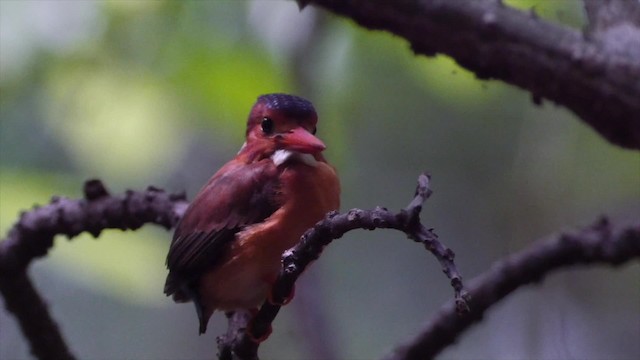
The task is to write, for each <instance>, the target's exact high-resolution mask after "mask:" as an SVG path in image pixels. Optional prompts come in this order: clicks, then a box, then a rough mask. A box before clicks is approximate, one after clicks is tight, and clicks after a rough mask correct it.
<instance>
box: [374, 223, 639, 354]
mask: <svg viewBox="0 0 640 360" xmlns="http://www.w3.org/2000/svg"><path fill="white" fill-rule="evenodd" d="M638 259H640V223H636V224H632V225H628V226H624V227H623V226H619V227H614V226H613V225H612V224H611V223H610V222H609V221H608V220H607V219H606V218H602V219H600V220H599V221H597V222H596V223H595V224H594V225H592V226H589V227H587V228H585V229H583V230H580V231H576V232H573V233H565V234H560V235H557V236H554V237H553V238H551V239H548V240H542V241H538V242H536V243H534V244H532V245H531V246H529V247H528V248H526V249H525V250H522V251H520V252H519V253H516V254H513V255H511V256H509V257H507V258H505V259H503V260H500V261H498V262H497V263H495V264H494V265H493V266H492V267H491V269H489V270H488V271H486V272H485V273H484V274H482V275H480V276H478V277H476V278H474V279H472V280H471V281H470V282H469V284H471V285H470V286H469V287H468V289H469V295H470V296H469V297H470V300H469V307H470V308H471V311H470V312H469V313H468V314H466V315H464V316H459V315H458V312H457V311H456V304H455V303H454V302H452V301H450V302H448V303H446V304H445V305H444V306H443V307H442V308H441V309H440V311H439V312H438V313H437V314H436V315H435V316H434V317H433V318H431V320H430V321H429V322H428V323H427V324H426V326H425V328H424V329H423V330H422V331H420V333H419V334H418V336H416V337H415V338H414V339H412V340H411V341H409V342H408V343H407V344H405V345H403V346H401V347H399V348H397V349H396V350H395V352H394V353H392V354H390V355H389V356H388V357H387V358H386V360H410V359H432V358H434V357H435V356H436V355H437V354H439V353H440V352H441V351H442V350H444V349H445V348H446V347H448V346H449V345H451V344H452V343H453V342H455V341H456V339H457V338H458V337H459V336H460V335H461V334H462V333H463V332H464V331H465V330H467V329H468V328H469V327H471V326H472V325H473V324H476V323H478V322H480V321H481V320H482V318H483V316H484V313H485V312H486V311H487V310H488V309H489V308H490V307H492V306H493V305H495V304H496V303H498V302H500V301H501V300H502V299H504V298H505V297H507V296H508V295H509V294H511V293H512V292H513V291H515V290H516V289H518V288H520V287H521V286H524V285H528V284H532V283H537V282H540V281H542V279H543V278H544V277H545V276H546V275H547V274H549V273H551V272H553V271H556V270H559V269H563V268H567V267H570V266H576V265H581V266H586V265H592V264H608V265H614V266H615V265H621V264H624V263H627V262H629V261H631V260H638Z"/></svg>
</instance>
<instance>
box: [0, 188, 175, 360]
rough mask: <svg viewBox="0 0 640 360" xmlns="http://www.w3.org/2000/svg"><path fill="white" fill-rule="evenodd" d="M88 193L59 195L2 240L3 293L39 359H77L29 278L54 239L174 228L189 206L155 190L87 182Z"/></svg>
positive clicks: (27, 215) (0, 280)
mask: <svg viewBox="0 0 640 360" xmlns="http://www.w3.org/2000/svg"><path fill="white" fill-rule="evenodd" d="M84 195H85V198H84V199H81V200H71V199H66V198H58V197H56V198H53V199H52V200H51V203H50V204H49V205H46V206H42V207H38V208H35V209H34V210H32V211H29V212H25V213H23V214H22V215H21V216H20V220H19V221H18V222H17V223H16V224H15V225H14V226H13V228H12V229H11V230H10V231H9V235H8V236H7V238H6V239H4V240H3V241H2V242H0V293H2V295H3V297H4V300H5V306H6V307H7V310H8V311H9V312H11V313H13V314H14V315H15V317H16V318H17V320H18V322H19V324H20V327H21V329H22V332H23V333H24V335H25V337H26V338H27V339H28V340H29V342H30V345H31V352H32V353H33V355H34V356H36V357H37V358H39V359H70V358H73V356H72V355H71V353H70V351H69V350H68V348H67V346H66V344H65V343H64V340H63V337H62V335H61V333H60V331H59V329H58V326H57V325H56V324H55V321H54V320H53V319H52V318H51V315H50V314H49V312H48V310H47V307H46V304H45V302H44V300H43V299H42V298H41V297H40V295H39V294H38V292H37V291H36V289H35V288H34V286H33V284H32V283H31V281H30V280H29V277H28V276H27V274H26V270H27V267H28V265H29V264H30V263H31V261H32V260H33V259H35V258H37V257H41V256H44V255H45V254H46V253H47V251H48V250H49V249H50V248H51V247H52V246H53V239H54V236H55V235H66V236H67V237H69V238H72V237H74V236H76V235H78V234H80V233H81V232H84V231H87V232H89V233H91V234H92V235H93V236H95V237H97V236H98V235H99V234H100V232H101V231H102V230H104V229H109V228H111V229H122V230H126V229H131V230H133V229H137V228H139V227H140V226H142V225H144V224H145V223H154V224H158V225H161V226H163V227H165V228H167V229H169V228H171V227H173V226H174V225H175V224H176V222H177V221H178V219H180V217H181V216H182V213H183V212H184V210H185V208H186V206H187V202H186V201H185V197H184V195H169V194H167V193H165V192H164V191H162V190H159V189H156V188H153V187H149V188H148V189H147V190H146V191H142V192H136V191H127V192H126V193H125V194H124V195H117V196H112V195H109V193H108V192H107V190H106V189H105V187H104V186H103V185H102V183H101V182H100V181H98V180H93V181H87V182H86V183H85V188H84Z"/></svg>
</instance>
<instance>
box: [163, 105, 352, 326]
mask: <svg viewBox="0 0 640 360" xmlns="http://www.w3.org/2000/svg"><path fill="white" fill-rule="evenodd" d="M317 123H318V116H317V113H316V110H315V108H314V106H313V104H312V103H311V102H310V101H309V100H306V99H304V98H301V97H298V96H295V95H288V94H282V93H274V94H266V95H262V96H259V97H258V99H257V101H256V102H255V104H254V105H253V107H252V108H251V111H250V113H249V117H248V120H247V129H246V134H245V136H246V141H245V143H244V144H243V145H242V147H241V148H240V151H239V152H238V153H237V155H236V156H235V157H234V158H233V159H232V160H230V161H229V162H227V163H226V164H225V165H223V166H222V167H221V168H220V169H219V170H218V171H217V172H216V173H215V174H214V175H213V176H212V177H211V178H210V179H209V181H208V182H207V183H206V184H205V185H204V186H203V187H202V189H201V190H200V191H199V193H198V194H197V195H196V196H195V198H194V199H193V201H192V202H191V204H190V205H189V206H188V208H187V209H186V211H185V213H184V215H183V216H182V218H181V219H180V221H179V222H178V224H177V226H176V229H175V232H174V234H173V239H172V241H171V244H170V246H169V252H168V254H167V261H166V264H167V267H168V269H169V273H168V275H167V279H166V282H165V287H164V293H165V294H166V295H167V296H171V297H172V298H173V300H174V301H175V302H177V303H184V302H189V301H192V302H193V303H194V304H195V308H196V313H197V316H198V321H199V328H198V329H199V334H203V333H205V332H206V330H207V324H208V322H209V319H210V318H211V316H212V315H213V313H214V312H215V311H224V312H231V311H236V310H239V309H246V310H251V311H253V312H255V311H257V308H258V307H259V306H260V305H261V304H262V303H263V302H264V301H265V300H267V299H268V298H269V296H270V290H271V286H272V284H273V283H274V282H275V280H276V278H277V275H278V272H279V270H280V266H281V256H282V253H283V252H284V251H286V250H287V249H289V248H291V247H292V246H294V245H295V244H296V243H297V242H298V241H299V239H300V237H301V236H302V234H303V233H304V232H305V231H306V230H307V229H309V228H311V227H312V226H313V225H314V224H315V223H316V222H318V221H320V220H322V219H323V218H324V216H325V214H327V213H328V212H330V211H334V210H338V208H339V206H340V181H339V179H338V176H337V173H336V170H335V168H334V167H333V166H331V165H330V164H329V163H328V162H327V161H326V159H325V157H324V155H323V153H322V152H323V151H324V150H325V149H326V146H325V144H324V143H323V142H322V141H321V140H320V139H319V138H318V137H316V136H315V134H316V130H317Z"/></svg>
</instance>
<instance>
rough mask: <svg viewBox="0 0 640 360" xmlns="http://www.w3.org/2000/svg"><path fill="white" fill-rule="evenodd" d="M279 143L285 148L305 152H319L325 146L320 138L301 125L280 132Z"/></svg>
mask: <svg viewBox="0 0 640 360" xmlns="http://www.w3.org/2000/svg"><path fill="white" fill-rule="evenodd" d="M280 144H282V147H283V148H284V149H286V150H291V151H297V152H301V153H305V154H315V153H319V152H321V151H323V150H324V149H326V148H327V147H326V146H325V145H324V143H323V142H322V141H320V139H318V138H317V137H315V136H313V134H311V133H310V132H309V131H307V130H306V129H305V128H303V127H297V128H294V129H292V130H290V131H289V132H287V133H284V134H282V137H281V140H280Z"/></svg>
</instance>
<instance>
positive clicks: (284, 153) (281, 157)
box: [271, 149, 318, 166]
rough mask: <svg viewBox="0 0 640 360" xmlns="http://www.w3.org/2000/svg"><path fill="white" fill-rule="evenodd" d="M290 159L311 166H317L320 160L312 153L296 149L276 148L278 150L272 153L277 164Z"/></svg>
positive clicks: (272, 157)
mask: <svg viewBox="0 0 640 360" xmlns="http://www.w3.org/2000/svg"><path fill="white" fill-rule="evenodd" d="M289 159H295V160H299V161H301V162H303V163H305V164H307V165H309V166H316V165H317V164H318V161H317V160H316V159H315V158H314V157H313V155H311V154H303V153H299V152H296V151H291V150H282V149H281V150H276V152H274V153H273V155H271V160H273V163H274V164H276V166H280V165H282V164H284V163H285V162H287V161H288V160H289Z"/></svg>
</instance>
